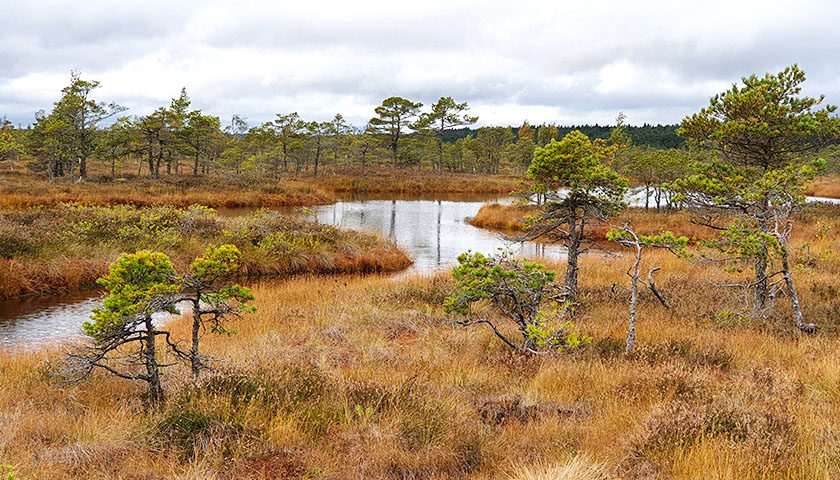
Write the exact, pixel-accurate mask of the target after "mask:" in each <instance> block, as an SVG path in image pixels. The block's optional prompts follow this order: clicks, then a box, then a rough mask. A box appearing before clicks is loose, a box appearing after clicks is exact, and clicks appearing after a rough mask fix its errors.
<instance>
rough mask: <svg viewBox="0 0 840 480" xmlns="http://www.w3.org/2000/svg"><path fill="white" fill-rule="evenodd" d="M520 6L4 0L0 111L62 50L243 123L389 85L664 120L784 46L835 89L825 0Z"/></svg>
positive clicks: (818, 83) (408, 91) (126, 96)
mask: <svg viewBox="0 0 840 480" xmlns="http://www.w3.org/2000/svg"><path fill="white" fill-rule="evenodd" d="M520 7H522V8H517V6H516V5H511V4H510V3H509V2H504V3H503V2H481V3H478V2H476V3H473V4H469V3H468V4H463V3H459V2H437V3H433V4H419V3H413V4H403V3H402V2H379V3H376V4H370V3H368V4H361V5H359V4H355V3H354V4H350V3H347V2H336V3H334V4H329V3H324V4H322V3H319V4H317V5H315V4H305V3H295V4H291V5H290V4H287V3H286V2H265V3H262V4H259V3H257V4H253V3H249V4H244V5H242V6H235V5H233V4H232V3H228V2H223V1H218V2H197V1H196V2H176V3H174V4H169V3H164V2H159V1H148V2H128V3H122V2H121V3H119V4H114V3H106V2H98V1H97V2H91V1H79V2H74V3H72V4H65V3H49V4H48V3H38V2H36V3H34V4H33V3H27V4H23V3H20V4H15V5H10V6H9V9H8V12H9V14H8V15H4V16H3V17H2V18H0V42H3V44H4V45H6V46H8V47H9V48H5V49H3V51H0V65H2V69H0V115H4V114H5V115H8V116H9V117H10V118H11V119H13V120H14V121H16V122H24V123H28V122H30V121H31V120H32V113H33V112H35V111H36V110H38V109H42V108H46V109H48V108H49V107H50V106H51V102H52V101H54V100H55V98H57V96H58V91H59V90H60V89H61V88H62V87H63V86H64V85H63V83H61V82H64V81H66V78H67V72H68V71H69V70H70V69H71V68H77V69H80V70H81V71H82V73H83V75H84V76H85V77H86V78H93V79H99V80H103V89H102V90H100V91H99V92H98V93H99V94H100V97H103V99H105V100H109V101H110V100H116V101H118V102H120V103H123V104H125V105H129V106H132V111H131V112H130V113H132V114H135V115H141V114H145V113H147V112H148V111H151V110H153V109H154V108H155V107H156V106H158V105H161V104H165V103H168V99H169V98H171V97H173V96H176V95H177V94H178V89H179V88H180V86H181V85H185V86H186V87H187V89H188V91H189V92H190V94H191V96H192V97H193V102H194V105H195V106H197V107H199V108H202V109H204V110H206V111H208V112H210V113H214V114H218V115H220V116H223V117H224V116H229V115H230V114H232V113H239V114H244V115H246V116H248V117H249V119H250V121H251V123H252V124H253V123H259V122H261V121H264V120H270V119H271V117H273V115H274V113H277V112H283V111H292V110H297V111H299V112H301V113H302V114H305V115H309V116H312V117H315V116H326V115H329V116H331V115H332V114H333V113H335V111H336V109H338V108H346V109H348V110H351V111H352V112H342V113H345V116H347V117H348V118H351V120H353V121H354V122H357V123H361V122H363V121H364V120H366V119H367V118H368V117H369V116H370V115H372V114H373V111H372V106H373V105H376V104H378V103H379V102H381V100H382V99H383V98H385V97H387V96H391V95H400V96H404V97H407V98H411V99H414V100H417V101H422V102H423V103H425V104H427V105H428V104H430V103H432V102H434V101H435V100H437V99H438V98H439V97H441V96H452V97H454V98H456V99H457V100H464V101H468V102H470V104H471V105H473V106H474V110H475V111H477V110H479V109H484V111H487V112H494V113H493V118H502V120H499V121H502V122H503V123H510V124H517V123H519V122H521V121H522V118H521V117H522V115H528V116H529V117H531V118H529V119H531V120H533V121H543V120H544V121H551V120H552V118H548V116H550V115H555V116H557V117H558V119H559V118H563V119H569V120H568V121H570V122H574V123H577V122H575V120H574V119H575V118H579V119H581V121H588V122H592V121H593V120H598V119H599V120H598V121H600V122H601V123H608V122H611V121H612V119H613V118H614V116H615V113H616V112H617V111H619V110H624V111H626V112H627V113H628V114H629V116H630V120H631V122H633V123H641V122H650V123H660V122H662V123H666V122H674V121H679V119H680V118H682V117H683V116H684V115H686V114H688V113H691V111H693V110H695V109H696V108H699V107H700V106H703V105H705V104H706V103H707V102H708V98H709V97H710V96H711V95H713V94H714V93H717V92H718V91H720V89H722V88H727V87H728V85H730V84H731V83H733V82H737V81H738V80H739V79H740V77H742V76H744V75H749V74H751V73H757V74H763V73H764V72H768V71H777V70H778V69H780V68H782V67H784V66H786V65H789V64H791V63H794V62H798V63H799V64H800V65H801V66H802V67H803V68H804V69H805V70H806V72H807V73H808V75H809V80H808V82H807V83H806V89H805V93H807V94H819V93H825V94H826V96H827V99H828V101H829V102H830V103H840V82H838V80H837V78H838V70H840V60H837V59H836V58H837V57H836V54H835V52H834V49H835V46H836V45H838V44H840V31H838V30H837V29H836V28H835V27H834V21H835V19H836V18H837V13H840V7H838V6H835V4H834V3H832V2H828V1H826V2H805V3H803V4H802V5H799V6H797V7H796V8H792V7H791V6H790V5H789V4H788V3H786V2H772V1H768V2H764V3H763V4H762V5H761V6H756V5H752V6H747V7H744V6H741V5H738V4H735V3H732V2H717V3H715V2H712V3H710V4H709V5H708V6H706V7H704V9H703V10H697V9H695V7H693V6H691V5H689V6H680V5H676V4H668V5H663V4H661V2H639V3H634V4H627V3H626V2H598V3H592V4H582V3H581V4H562V5H561V4H556V3H548V2H536V4H534V5H531V4H529V5H528V6H527V8H524V7H523V6H520ZM724 8H725V13H719V12H718V9H724ZM605 72H606V73H605ZM609 72H617V73H612V74H610V73H609ZM610 75H613V77H615V78H612V77H610ZM622 75H626V76H627V77H626V78H624V77H622ZM605 76H606V77H608V78H606V79H605V78H604V77H605ZM58 78H60V79H61V82H58V80H56V79H58ZM104 79H107V82H106V81H105V80H104ZM604 81H606V82H607V84H605V85H602V82H604ZM35 82H40V83H38V84H37V85H35ZM56 82H58V83H56ZM12 85H14V88H12ZM47 92H51V93H47ZM106 92H113V95H114V96H115V98H104V95H105V94H106ZM514 107H515V108H514ZM366 109H367V110H366ZM505 109H507V111H508V112H509V113H508V114H507V116H506V114H504V113H503V112H504V111H505ZM366 111H367V113H365V112H366ZM529 112H530V113H529ZM477 113H478V112H477ZM536 116H545V117H546V118H535V117H536ZM508 117H509V118H508Z"/></svg>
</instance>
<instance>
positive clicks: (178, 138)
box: [0, 72, 840, 187]
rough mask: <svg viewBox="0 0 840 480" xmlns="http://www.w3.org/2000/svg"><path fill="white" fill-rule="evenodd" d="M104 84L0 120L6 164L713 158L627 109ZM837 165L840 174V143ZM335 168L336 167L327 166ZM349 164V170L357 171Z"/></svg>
mask: <svg viewBox="0 0 840 480" xmlns="http://www.w3.org/2000/svg"><path fill="white" fill-rule="evenodd" d="M99 86H100V84H99V82H97V81H89V80H85V79H82V78H81V76H80V75H79V74H78V73H76V72H73V73H71V76H70V83H69V85H67V86H66V87H65V88H63V89H62V90H61V97H60V98H59V100H58V101H57V102H55V103H54V105H53V106H52V109H51V110H49V111H46V110H42V111H39V112H37V113H36V114H35V121H34V123H33V124H31V125H28V126H25V127H22V126H15V125H13V124H12V123H11V122H9V121H7V120H6V119H5V118H3V119H0V170H6V171H14V170H15V169H18V170H20V169H21V168H24V167H25V168H26V169H27V170H30V171H32V172H35V173H38V174H41V175H43V176H45V177H46V178H48V179H49V180H50V181H51V182H52V181H55V180H56V179H61V180H62V181H64V182H67V183H76V182H77V181H79V180H80V179H86V178H88V176H89V172H90V169H91V168H93V170H94V172H95V173H96V174H97V175H98V176H100V177H103V176H104V177H106V178H107V177H110V178H116V177H120V176H128V175H135V174H136V175H142V176H147V177H151V178H159V177H160V176H161V175H162V174H167V175H192V176H201V175H207V174H209V173H211V172H213V173H216V174H223V175H237V176H249V177H260V178H266V179H268V178H279V177H281V176H303V175H307V176H315V177H317V176H319V174H321V175H322V174H323V173H325V172H327V171H330V172H332V173H335V172H336V171H337V170H339V169H343V170H344V171H351V172H352V173H353V174H359V173H360V174H361V175H365V172H366V170H367V169H369V168H370V167H390V168H393V169H402V170H404V169H417V170H418V171H420V170H422V169H426V170H434V171H437V172H439V173H444V172H447V173H458V172H464V173H480V174H495V173H500V172H506V173H522V172H524V171H525V169H526V168H527V167H528V166H529V165H530V163H531V160H532V158H533V155H534V151H535V149H536V148H538V147H543V146H545V145H547V144H549V143H550V142H551V141H552V140H559V139H561V138H563V137H565V136H566V135H567V134H568V133H570V132H572V131H575V130H577V131H580V132H582V133H583V134H585V135H587V136H588V137H590V138H593V139H598V138H603V139H606V140H607V141H608V143H609V144H611V145H619V146H622V148H621V149H620V151H619V152H618V153H616V154H615V156H614V158H613V159H612V165H613V167H614V168H616V169H617V170H619V171H620V172H621V173H622V174H624V175H626V176H628V177H630V178H632V179H634V180H636V181H638V182H639V183H640V184H643V185H645V186H646V187H650V186H652V185H655V184H657V183H662V182H667V181H671V180H673V179H674V178H678V177H680V176H682V175H684V174H686V173H688V171H689V170H688V169H689V167H690V165H691V163H692V161H691V160H692V158H694V157H696V156H697V155H701V156H702V155H704V154H705V153H704V152H703V151H702V150H699V149H697V148H693V147H692V148H689V147H687V146H686V144H685V139H684V138H682V137H679V136H678V135H677V134H676V129H677V127H678V126H677V125H655V126H654V125H643V126H631V125H627V124H626V123H625V120H626V117H625V116H624V114H623V113H619V115H618V117H617V118H616V125H614V126H601V125H580V126H559V125H555V124H542V125H530V124H529V123H528V122H527V121H525V122H523V123H522V124H521V125H519V126H483V127H479V128H473V127H471V126H472V125H473V124H475V123H476V122H477V121H478V117H475V116H471V115H470V114H469V105H468V104H467V102H462V103H459V102H456V101H454V100H453V99H452V98H451V97H441V98H440V99H439V100H438V101H437V102H435V103H433V104H432V105H430V106H428V107H424V106H423V105H422V104H421V103H419V102H413V101H411V100H408V99H405V98H402V97H396V96H395V97H389V98H387V99H385V100H383V102H382V104H381V105H380V106H378V107H376V108H375V110H374V116H373V117H372V118H371V119H370V120H369V121H368V122H367V124H366V125H364V126H362V127H359V126H354V125H351V124H349V123H348V122H347V121H346V120H345V118H344V117H343V116H342V115H341V114H340V113H337V114H335V116H334V117H333V118H332V119H331V120H329V121H322V122H319V121H312V120H308V119H304V118H302V117H301V116H300V115H299V114H298V113H296V112H288V113H278V114H277V115H276V117H275V118H274V119H273V120H271V121H268V122H263V123H261V124H258V125H250V124H249V123H248V122H247V120H246V119H245V118H244V117H242V116H239V115H233V116H232V118H231V119H230V120H225V121H223V120H222V119H220V118H219V117H218V116H215V115H212V114H208V113H206V112H203V111H201V110H199V109H195V108H193V106H192V102H191V100H190V97H189V95H188V94H187V91H186V89H182V90H181V92H180V95H179V96H178V97H176V98H173V99H172V100H171V101H170V102H169V104H168V105H162V106H160V107H158V108H157V109H156V110H154V111H153V112H151V113H149V114H147V115H139V116H137V115H135V116H131V115H124V112H125V110H126V108H125V107H122V106H120V105H118V104H116V103H106V102H103V101H99V100H96V99H95V93H96V89H97V88H98V87H99ZM832 148H834V150H832V151H830V152H828V155H827V158H829V163H828V171H829V172H830V173H837V172H840V167H838V166H837V165H838V162H837V158H838V155H837V151H836V150H837V149H836V146H835V147H832ZM325 169H327V170H325ZM348 169H349V170H348Z"/></svg>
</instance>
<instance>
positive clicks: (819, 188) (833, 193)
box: [807, 175, 840, 198]
mask: <svg viewBox="0 0 840 480" xmlns="http://www.w3.org/2000/svg"><path fill="white" fill-rule="evenodd" d="M807 193H808V195H812V196H815V197H827V198H840V176H837V175H832V176H825V177H819V178H817V179H816V180H814V181H813V182H811V185H810V186H809V188H808V190H807Z"/></svg>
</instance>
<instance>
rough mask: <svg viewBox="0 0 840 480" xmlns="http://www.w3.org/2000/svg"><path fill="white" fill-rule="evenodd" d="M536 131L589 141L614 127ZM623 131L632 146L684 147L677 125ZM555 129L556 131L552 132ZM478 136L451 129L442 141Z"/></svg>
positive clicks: (547, 126) (544, 127)
mask: <svg viewBox="0 0 840 480" xmlns="http://www.w3.org/2000/svg"><path fill="white" fill-rule="evenodd" d="M519 128H520V127H511V131H512V132H513V134H514V135H518V133H519ZM531 128H533V129H534V130H535V131H536V133H535V134H536V135H537V136H538V137H539V135H540V131H541V130H545V133H543V137H544V138H545V135H551V136H552V138H553V137H554V135H559V136H560V138H562V137H565V136H566V135H567V134H569V133H571V132H572V131H574V130H578V131H580V132H581V133H583V134H584V135H586V136H587V137H589V138H591V139H596V138H604V139H607V138H610V133H612V131H613V129H615V128H616V125H598V124H595V125H570V126H564V125H553V124H543V125H536V126H533V127H531ZM623 128H624V130H625V131H626V132H627V136H628V137H630V139H631V140H632V141H633V144H634V145H641V146H646V147H651V148H683V147H684V146H685V139H684V138H682V137H680V136H679V135H677V128H679V125H676V124H675V125H651V124H648V123H646V124H644V125H641V126H636V125H623ZM554 129H556V131H555V130H554ZM477 134H478V129H474V128H468V127H464V128H458V129H452V130H449V131H447V132H446V135H445V136H444V140H445V141H446V142H450V143H451V142H455V141H456V140H459V139H462V138H465V137H468V136H473V137H475V136H476V135H477Z"/></svg>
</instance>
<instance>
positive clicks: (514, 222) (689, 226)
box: [469, 203, 715, 240]
mask: <svg viewBox="0 0 840 480" xmlns="http://www.w3.org/2000/svg"><path fill="white" fill-rule="evenodd" d="M538 208H539V207H537V206H536V205H517V204H514V205H500V204H496V203H492V204H486V205H483V206H482V207H481V209H479V211H478V213H477V214H476V215H475V216H474V217H473V218H471V219H470V220H469V223H470V224H471V225H474V226H476V227H480V228H486V229H490V230H499V231H506V232H517V231H521V230H522V229H523V227H524V226H525V223H524V219H525V218H526V217H528V216H531V215H535V214H536V213H537V212H538V211H539V210H538ZM628 220H629V221H631V222H632V223H633V226H634V227H635V228H636V231H638V232H639V233H643V234H657V233H659V232H660V231H661V230H672V231H674V232H675V233H678V234H679V235H685V236H687V237H689V238H693V239H695V240H701V239H709V238H711V237H713V236H714V234H715V232H714V231H713V230H710V229H708V228H706V227H702V226H699V225H695V224H693V223H691V222H690V215H689V214H688V213H687V212H684V211H665V210H663V211H660V212H657V211H656V210H653V209H651V210H645V209H644V208H635V207H634V208H628V209H627V210H625V211H624V212H623V213H622V215H621V216H620V217H618V218H615V219H613V220H612V221H613V223H615V224H623V222H625V221H628ZM608 230H609V226H608V225H596V226H595V227H594V228H593V231H592V237H593V238H595V239H598V240H604V238H605V235H606V233H607V231H608Z"/></svg>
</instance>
